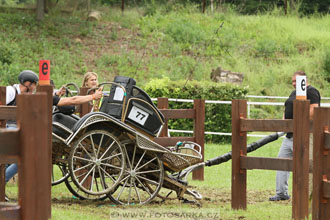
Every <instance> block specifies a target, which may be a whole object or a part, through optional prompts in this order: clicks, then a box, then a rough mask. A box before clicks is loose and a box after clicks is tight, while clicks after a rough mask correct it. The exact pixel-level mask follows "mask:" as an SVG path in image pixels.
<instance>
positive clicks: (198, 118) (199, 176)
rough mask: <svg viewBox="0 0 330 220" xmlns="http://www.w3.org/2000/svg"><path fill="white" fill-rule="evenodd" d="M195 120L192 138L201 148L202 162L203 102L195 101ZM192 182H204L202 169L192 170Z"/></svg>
mask: <svg viewBox="0 0 330 220" xmlns="http://www.w3.org/2000/svg"><path fill="white" fill-rule="evenodd" d="M194 109H195V120H194V137H195V142H196V143H197V144H199V145H200V146H201V147H202V152H201V153H202V161H204V132H205V128H204V127H205V124H204V123H205V100H201V99H195V100H194ZM192 179H193V180H204V168H201V169H198V170H194V171H193V174H192Z"/></svg>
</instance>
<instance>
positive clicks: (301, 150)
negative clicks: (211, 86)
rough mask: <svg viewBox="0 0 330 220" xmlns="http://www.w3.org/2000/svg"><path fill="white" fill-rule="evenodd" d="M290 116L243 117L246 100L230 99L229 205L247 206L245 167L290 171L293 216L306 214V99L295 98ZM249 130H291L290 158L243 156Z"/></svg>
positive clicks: (297, 216) (238, 207) (307, 137)
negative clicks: (279, 118)
mask: <svg viewBox="0 0 330 220" xmlns="http://www.w3.org/2000/svg"><path fill="white" fill-rule="evenodd" d="M293 109H294V113H293V114H294V116H295V117H294V119H292V120H256V119H246V114H247V102H246V100H233V102H232V208H233V209H246V178H247V174H246V170H248V169H266V170H282V171H293V193H292V218H293V219H305V218H308V174H309V131H310V120H309V101H306V100H295V101H294V107H293ZM248 131H283V132H293V159H285V158H263V157H247V156H246V154H247V153H246V146H247V144H246V133H247V132H248Z"/></svg>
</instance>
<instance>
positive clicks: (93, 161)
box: [69, 130, 125, 195]
mask: <svg viewBox="0 0 330 220" xmlns="http://www.w3.org/2000/svg"><path fill="white" fill-rule="evenodd" d="M69 166H70V175H71V178H72V180H73V183H74V184H75V185H76V186H77V187H78V188H80V189H81V190H82V191H84V192H85V193H87V194H91V195H104V194H107V193H109V192H110V191H111V190H113V189H114V188H115V187H116V185H117V184H119V180H120V178H121V176H122V175H123V172H124V167H125V156H124V153H123V148H122V146H121V144H120V142H119V141H118V140H117V138H116V137H115V136H114V135H112V134H111V133H110V132H108V131H105V130H92V131H89V132H87V133H85V134H83V135H82V136H81V137H80V138H79V139H78V140H77V141H76V142H75V144H74V146H73V149H72V151H71V153H70V163H69Z"/></svg>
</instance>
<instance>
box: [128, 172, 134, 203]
mask: <svg viewBox="0 0 330 220" xmlns="http://www.w3.org/2000/svg"><path fill="white" fill-rule="evenodd" d="M133 183H134V182H133V178H131V179H130V184H129V189H128V198H127V205H129V201H130V200H131V193H132V186H133Z"/></svg>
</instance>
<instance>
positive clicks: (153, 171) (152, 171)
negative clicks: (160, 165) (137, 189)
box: [136, 170, 161, 174]
mask: <svg viewBox="0 0 330 220" xmlns="http://www.w3.org/2000/svg"><path fill="white" fill-rule="evenodd" d="M160 171H161V170H147V171H142V172H136V174H145V173H156V172H160Z"/></svg>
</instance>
